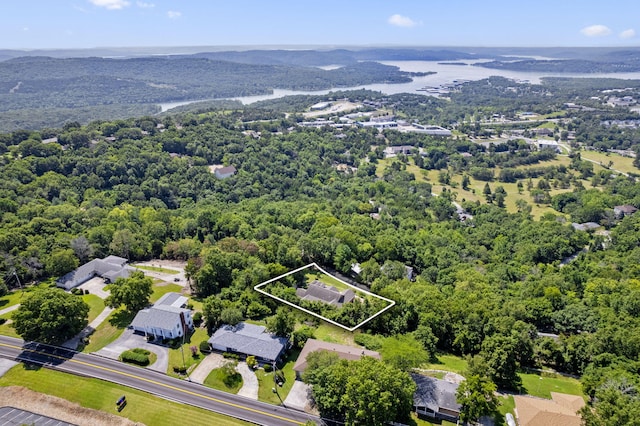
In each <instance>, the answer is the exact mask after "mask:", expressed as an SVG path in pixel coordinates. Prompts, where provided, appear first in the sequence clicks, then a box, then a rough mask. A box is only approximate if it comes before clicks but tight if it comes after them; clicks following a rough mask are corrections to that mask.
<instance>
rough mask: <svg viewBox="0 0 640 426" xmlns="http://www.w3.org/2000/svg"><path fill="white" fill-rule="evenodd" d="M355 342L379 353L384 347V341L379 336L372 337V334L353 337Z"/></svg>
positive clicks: (360, 334) (359, 334)
mask: <svg viewBox="0 0 640 426" xmlns="http://www.w3.org/2000/svg"><path fill="white" fill-rule="evenodd" d="M353 341H354V342H356V343H357V344H358V345H361V346H364V347H365V348H367V349H369V350H370V351H377V350H378V349H380V348H381V347H382V339H381V338H380V337H379V336H372V335H371V334H366V333H358V334H356V335H355V336H354V337H353Z"/></svg>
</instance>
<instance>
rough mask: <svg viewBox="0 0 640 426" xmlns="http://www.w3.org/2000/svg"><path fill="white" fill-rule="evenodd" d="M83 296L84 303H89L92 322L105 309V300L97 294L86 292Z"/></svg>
mask: <svg viewBox="0 0 640 426" xmlns="http://www.w3.org/2000/svg"><path fill="white" fill-rule="evenodd" d="M81 297H82V300H83V301H84V303H86V304H87V305H89V322H91V321H93V320H94V319H96V317H97V316H98V315H100V312H102V311H103V310H104V301H103V300H102V299H101V298H100V297H98V296H96V295H95V294H85V295H83V296H81Z"/></svg>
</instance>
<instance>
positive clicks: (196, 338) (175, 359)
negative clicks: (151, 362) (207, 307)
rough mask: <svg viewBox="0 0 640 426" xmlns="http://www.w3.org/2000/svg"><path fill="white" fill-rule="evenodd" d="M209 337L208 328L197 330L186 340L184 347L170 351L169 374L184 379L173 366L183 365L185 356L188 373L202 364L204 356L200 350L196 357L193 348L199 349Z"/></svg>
mask: <svg viewBox="0 0 640 426" xmlns="http://www.w3.org/2000/svg"><path fill="white" fill-rule="evenodd" d="M208 338H209V335H207V329H206V328H196V329H195V331H194V332H193V334H192V335H191V336H188V337H187V339H186V340H185V343H184V345H181V347H180V346H179V347H178V348H176V349H169V367H168V371H167V374H168V375H170V376H173V377H183V376H181V375H180V374H178V373H176V372H174V371H173V366H174V365H175V366H180V367H182V365H183V357H182V355H183V354H184V365H186V367H187V369H188V371H192V370H193V369H194V368H195V366H196V365H198V364H199V363H200V361H202V360H203V359H204V355H202V354H201V353H200V349H198V353H197V354H196V356H195V357H194V356H193V355H192V352H191V346H195V347H196V348H198V347H199V345H200V342H202V341H203V340H207V339H208Z"/></svg>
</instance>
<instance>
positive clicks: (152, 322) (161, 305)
mask: <svg viewBox="0 0 640 426" xmlns="http://www.w3.org/2000/svg"><path fill="white" fill-rule="evenodd" d="M187 300H188V299H187V298H186V297H184V296H182V295H180V294H178V293H167V294H165V295H164V296H162V297H161V298H160V299H159V300H158V301H157V302H156V303H155V304H154V305H153V306H152V307H150V308H147V309H142V310H141V311H140V312H138V314H137V315H136V317H135V318H134V319H133V321H132V322H131V327H132V328H133V330H134V331H136V332H138V333H143V334H145V335H146V336H153V337H154V338H159V339H175V338H178V337H182V336H184V335H186V334H188V333H189V331H190V330H191V329H193V318H192V317H191V311H190V310H189V309H185V308H184V307H183V306H185V305H186V302H187Z"/></svg>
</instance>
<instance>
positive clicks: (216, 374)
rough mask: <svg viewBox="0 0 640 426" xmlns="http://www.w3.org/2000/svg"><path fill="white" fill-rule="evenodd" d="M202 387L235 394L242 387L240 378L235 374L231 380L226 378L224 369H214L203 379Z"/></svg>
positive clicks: (238, 374)
mask: <svg viewBox="0 0 640 426" xmlns="http://www.w3.org/2000/svg"><path fill="white" fill-rule="evenodd" d="M225 379H226V380H225ZM204 385H205V386H209V387H210V388H213V389H217V390H221V391H223V392H229V393H234V394H235V393H238V391H239V390H240V388H241V387H242V376H241V375H240V373H237V372H236V373H235V374H234V375H233V376H232V377H231V378H227V374H226V373H225V371H224V368H214V369H213V370H211V373H209V375H208V376H207V378H206V379H204Z"/></svg>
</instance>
